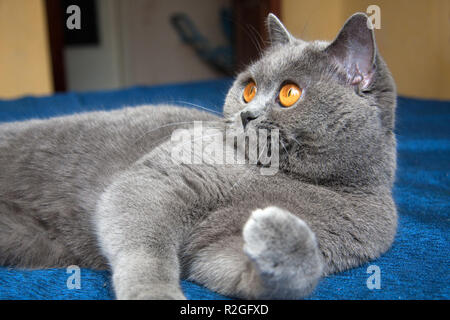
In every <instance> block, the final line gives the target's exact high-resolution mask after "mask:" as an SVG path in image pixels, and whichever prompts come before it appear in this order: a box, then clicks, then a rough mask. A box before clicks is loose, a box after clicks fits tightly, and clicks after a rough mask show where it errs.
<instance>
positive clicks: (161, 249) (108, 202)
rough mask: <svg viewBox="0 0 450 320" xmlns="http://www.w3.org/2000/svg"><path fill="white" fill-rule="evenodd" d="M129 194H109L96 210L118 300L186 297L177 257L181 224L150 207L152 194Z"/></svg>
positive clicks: (99, 231)
mask: <svg viewBox="0 0 450 320" xmlns="http://www.w3.org/2000/svg"><path fill="white" fill-rule="evenodd" d="M130 187H131V188H133V187H134V188H136V186H131V185H130ZM148 192H150V190H148ZM127 195H128V196H120V195H119V196H118V195H117V193H115V192H112V193H109V192H107V193H106V194H105V195H104V196H103V199H102V201H101V202H100V204H99V207H98V212H97V223H96V224H97V234H98V238H99V240H100V246H101V250H102V252H103V254H104V256H105V257H106V258H107V259H108V262H109V264H110V266H111V269H112V282H113V287H114V290H115V294H116V298H117V299H126V300H129V299H133V300H134V299H137V300H143V299H145V300H161V299H163V300H166V299H185V297H184V295H183V293H182V291H181V288H180V285H179V282H180V279H179V273H180V271H179V262H178V256H177V251H178V243H179V241H180V240H179V236H180V235H181V234H182V233H183V231H182V230H181V227H180V226H178V225H177V223H176V221H174V219H172V217H171V216H170V215H167V216H166V217H164V216H163V215H162V213H161V212H159V208H158V207H157V206H154V208H152V203H151V202H149V201H146V199H148V195H142V194H141V195H139V196H136V197H133V196H131V197H130V196H129V193H128V194H127ZM135 195H137V193H136V192H135Z"/></svg>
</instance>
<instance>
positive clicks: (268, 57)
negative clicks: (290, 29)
mask: <svg viewBox="0 0 450 320" xmlns="http://www.w3.org/2000/svg"><path fill="white" fill-rule="evenodd" d="M327 45H328V42H326V41H313V42H306V41H301V40H296V41H293V42H292V43H289V44H285V45H280V46H276V47H273V48H269V49H268V50H267V51H266V52H265V54H264V55H263V56H262V57H261V59H260V60H258V61H257V62H255V63H254V64H253V65H252V66H251V67H250V68H249V72H250V73H251V75H252V76H254V77H257V78H259V79H260V80H264V79H268V78H271V77H273V76H274V75H279V76H283V74H291V73H292V72H301V71H306V69H308V67H309V66H310V67H313V66H314V64H315V62H318V61H314V59H317V54H315V53H318V52H320V51H323V49H325V48H326V46H327Z"/></svg>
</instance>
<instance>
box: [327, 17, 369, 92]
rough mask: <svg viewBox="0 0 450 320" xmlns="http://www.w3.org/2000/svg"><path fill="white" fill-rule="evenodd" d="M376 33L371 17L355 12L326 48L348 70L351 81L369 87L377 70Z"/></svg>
mask: <svg viewBox="0 0 450 320" xmlns="http://www.w3.org/2000/svg"><path fill="white" fill-rule="evenodd" d="M376 50H377V49H376V43H375V35H374V32H373V28H372V24H371V22H370V19H369V18H368V17H367V15H365V14H364V13H355V14H354V15H352V16H351V17H350V18H349V19H348V20H347V22H345V24H344V26H343V27H342V29H341V31H340V32H339V34H338V36H337V37H336V39H335V40H334V41H333V42H332V43H331V44H330V45H329V46H328V47H327V48H326V49H325V51H326V52H327V53H328V54H329V55H330V56H332V57H333V58H334V59H335V60H336V61H337V62H338V63H339V64H340V65H341V66H342V67H343V68H344V69H345V71H346V73H347V77H348V81H349V83H351V84H353V85H359V86H360V88H361V89H365V88H367V87H368V86H369V85H370V83H371V82H372V78H373V74H374V71H375V55H376Z"/></svg>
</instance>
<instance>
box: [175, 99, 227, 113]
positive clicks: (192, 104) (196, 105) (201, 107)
mask: <svg viewBox="0 0 450 320" xmlns="http://www.w3.org/2000/svg"><path fill="white" fill-rule="evenodd" d="M175 102H180V103H185V104H188V105H190V106H193V107H197V108H200V109H203V110H206V111H209V112H213V113H216V114H218V115H220V116H223V114H222V113H221V112H218V111H216V110H213V109H209V108H206V107H203V106H201V105H198V104H195V103H192V102H188V101H182V100H177V101H175Z"/></svg>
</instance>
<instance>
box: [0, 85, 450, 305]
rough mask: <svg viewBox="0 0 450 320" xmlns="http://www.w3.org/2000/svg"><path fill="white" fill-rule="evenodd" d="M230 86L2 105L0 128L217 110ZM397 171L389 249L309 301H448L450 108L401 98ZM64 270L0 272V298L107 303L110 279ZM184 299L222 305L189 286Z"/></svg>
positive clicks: (334, 278) (333, 279)
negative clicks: (150, 110)
mask: <svg viewBox="0 0 450 320" xmlns="http://www.w3.org/2000/svg"><path fill="white" fill-rule="evenodd" d="M230 84H231V80H229V79H224V80H218V81H208V82H199V83H191V84H180V85H169V86H157V87H133V88H130V89H124V90H116V91H106V92H92V93H67V94H56V95H53V96H50V97H39V98H35V97H25V98H21V99H17V100H0V122H5V121H14V120H25V119H30V118H47V117H51V116H56V115H63V114H71V113H75V112H82V111H90V110H99V109H101V110H110V109H115V108H121V107H123V106H124V105H137V104H144V103H152V104H154V103H174V104H178V105H185V106H187V107H195V106H193V104H197V105H200V106H203V107H206V108H209V109H211V110H215V111H219V112H220V111H222V104H223V100H224V96H225V94H226V92H227V89H228V87H229V86H230ZM396 131H397V138H398V171H397V179H396V184H395V188H394V196H395V201H396V203H397V206H398V213H399V227H398V234H397V236H396V238H395V242H394V245H393V247H392V249H390V250H389V251H388V252H387V253H386V254H384V255H383V256H382V257H381V258H379V259H377V260H376V261H372V262H370V263H367V264H365V265H363V266H361V267H359V268H355V269H352V270H349V271H346V272H342V273H339V274H336V275H331V276H328V277H326V278H325V279H323V280H322V281H321V282H320V284H319V285H318V287H317V288H316V290H315V291H314V293H313V294H312V295H311V296H310V297H309V298H308V299H449V298H450V272H449V267H450V258H449V253H450V252H449V248H450V246H449V244H450V241H449V240H450V233H449V231H450V228H449V227H450V216H449V212H450V201H449V200H450V185H449V174H450V103H449V102H444V101H441V102H439V101H431V100H418V99H408V98H399V99H398V110H397V129H396ZM370 265H376V266H378V267H379V270H380V279H381V288H380V289H372V290H371V289H369V288H368V286H367V280H368V278H369V277H370V276H371V275H372V273H370V272H369V273H368V267H369V266H370ZM70 276H71V273H67V271H66V270H65V269H50V270H34V271H24V270H14V269H11V268H6V267H0V299H111V298H114V294H113V292H112V288H111V282H110V273H109V272H107V271H94V270H89V269H82V270H81V288H80V289H68V286H67V280H68V279H69V277H70ZM181 285H182V288H183V291H184V293H185V295H186V296H187V298H188V299H226V297H223V296H221V295H218V294H216V293H213V292H211V291H209V290H207V289H205V288H203V287H201V286H198V285H196V284H194V283H191V282H188V281H182V283H181Z"/></svg>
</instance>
